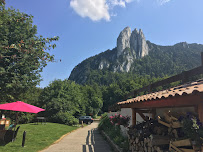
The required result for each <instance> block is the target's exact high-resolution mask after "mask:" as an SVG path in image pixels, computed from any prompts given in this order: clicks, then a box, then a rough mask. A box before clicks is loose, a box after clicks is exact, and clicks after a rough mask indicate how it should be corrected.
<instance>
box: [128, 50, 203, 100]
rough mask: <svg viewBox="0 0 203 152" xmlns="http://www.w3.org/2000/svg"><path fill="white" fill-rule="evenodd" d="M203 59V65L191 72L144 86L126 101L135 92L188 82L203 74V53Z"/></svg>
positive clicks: (202, 56)
mask: <svg viewBox="0 0 203 152" xmlns="http://www.w3.org/2000/svg"><path fill="white" fill-rule="evenodd" d="M201 58H202V65H201V66H199V67H197V68H194V69H192V70H189V71H183V72H182V73H180V74H178V75H175V76H172V77H170V78H167V79H164V80H161V81H158V82H155V83H152V84H150V85H148V86H144V87H143V88H140V89H138V90H134V91H132V92H130V93H129V94H127V95H126V96H125V99H128V97H131V96H133V95H134V94H135V92H136V94H137V93H140V92H143V91H149V92H150V91H151V90H152V89H153V88H157V87H159V86H163V85H166V84H169V83H172V82H176V81H179V80H182V81H183V82H186V81H187V80H188V78H190V77H192V76H196V75H199V74H203V52H202V53H201ZM134 97H135V96H134Z"/></svg>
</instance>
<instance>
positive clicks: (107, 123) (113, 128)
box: [98, 113, 129, 151]
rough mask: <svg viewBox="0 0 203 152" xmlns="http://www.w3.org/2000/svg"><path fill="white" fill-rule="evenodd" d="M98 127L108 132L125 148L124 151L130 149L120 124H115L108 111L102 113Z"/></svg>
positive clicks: (116, 142) (115, 141)
mask: <svg viewBox="0 0 203 152" xmlns="http://www.w3.org/2000/svg"><path fill="white" fill-rule="evenodd" d="M98 129H99V130H103V131H104V132H106V133H107V135H108V136H109V137H110V138H111V139H112V140H113V141H114V143H115V144H117V145H118V146H119V147H121V148H123V150H124V151H128V145H129V144H128V139H127V138H125V137H123V135H122V134H121V129H120V126H119V125H113V124H112V122H111V119H110V118H109V117H108V115H107V114H106V113H105V114H103V115H102V117H101V119H100V122H99V125H98Z"/></svg>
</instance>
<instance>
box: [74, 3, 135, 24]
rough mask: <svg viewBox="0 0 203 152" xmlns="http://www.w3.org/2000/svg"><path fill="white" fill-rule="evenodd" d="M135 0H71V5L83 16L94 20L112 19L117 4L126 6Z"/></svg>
mask: <svg viewBox="0 0 203 152" xmlns="http://www.w3.org/2000/svg"><path fill="white" fill-rule="evenodd" d="M132 1H133V0H71V1H70V6H71V7H72V8H73V9H74V11H75V12H76V13H77V14H78V15H80V16H81V17H89V18H90V19H91V20H93V21H99V20H102V19H104V20H106V21H110V18H111V16H114V15H110V14H112V13H110V11H111V10H112V9H113V8H114V7H115V6H120V7H126V3H130V2H132Z"/></svg>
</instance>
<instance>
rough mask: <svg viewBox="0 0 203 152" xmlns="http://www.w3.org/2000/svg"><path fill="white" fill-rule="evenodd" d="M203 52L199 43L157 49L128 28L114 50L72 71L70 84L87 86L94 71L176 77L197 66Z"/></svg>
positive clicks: (83, 63) (159, 46)
mask: <svg viewBox="0 0 203 152" xmlns="http://www.w3.org/2000/svg"><path fill="white" fill-rule="evenodd" d="M126 33H127V34H126ZM202 51H203V45H202V44H196V43H192V44H188V43H187V42H180V43H177V44H174V45H168V46H162V45H156V44H154V43H151V42H150V41H149V40H148V41H146V40H145V37H144V34H143V32H142V30H141V29H140V30H139V32H138V30H137V29H135V30H133V32H132V33H131V30H130V28H129V27H126V28H124V30H123V31H121V33H120V34H119V36H118V38H117V46H116V47H115V48H113V49H112V50H109V49H108V50H106V51H104V52H101V53H99V54H97V55H95V56H92V57H90V58H87V59H86V60H84V61H82V62H81V63H79V64H78V65H77V66H76V67H75V68H74V69H73V70H72V72H71V74H70V77H69V80H73V81H75V82H76V83H79V84H85V83H86V82H87V80H88V79H89V76H90V73H91V72H92V71H93V70H103V71H110V72H114V73H116V72H119V73H120V72H126V73H129V72H131V73H134V74H138V75H145V74H147V75H150V76H155V77H159V76H163V75H173V74H177V73H179V72H182V71H183V70H188V69H191V68H194V67H196V66H198V64H200V52H202ZM143 52H144V53H143ZM198 58H199V59H198ZM173 69H174V70H173Z"/></svg>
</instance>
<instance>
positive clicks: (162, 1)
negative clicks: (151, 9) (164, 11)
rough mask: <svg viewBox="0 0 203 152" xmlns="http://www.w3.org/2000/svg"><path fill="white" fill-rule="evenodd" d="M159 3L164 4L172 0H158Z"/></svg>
mask: <svg viewBox="0 0 203 152" xmlns="http://www.w3.org/2000/svg"><path fill="white" fill-rule="evenodd" d="M157 2H158V4H160V5H163V4H165V3H168V2H170V0H157Z"/></svg>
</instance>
